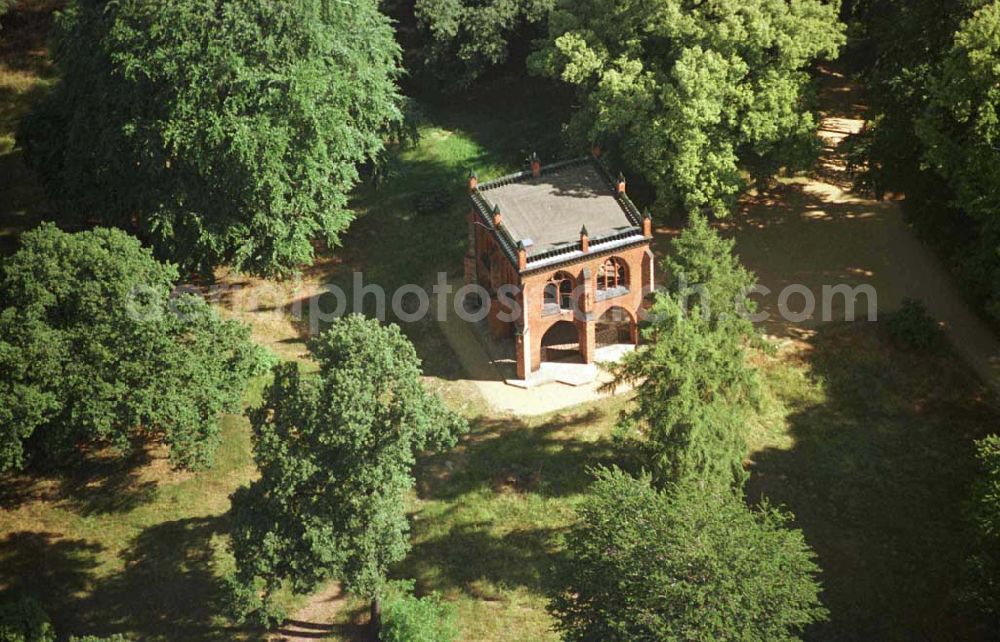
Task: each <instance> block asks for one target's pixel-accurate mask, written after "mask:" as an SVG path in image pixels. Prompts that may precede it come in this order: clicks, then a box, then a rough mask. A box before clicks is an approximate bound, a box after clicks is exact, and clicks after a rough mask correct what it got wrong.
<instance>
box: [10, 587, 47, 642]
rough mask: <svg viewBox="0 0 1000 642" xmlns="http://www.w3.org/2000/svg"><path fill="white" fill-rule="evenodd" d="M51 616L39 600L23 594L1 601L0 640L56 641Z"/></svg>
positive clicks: (17, 641) (14, 641) (21, 641)
mask: <svg viewBox="0 0 1000 642" xmlns="http://www.w3.org/2000/svg"><path fill="white" fill-rule="evenodd" d="M55 639H56V633H55V630H54V629H53V628H52V623H51V622H49V616H48V614H47V613H46V612H45V610H44V609H42V606H41V605H40V604H39V603H38V601H37V600H35V599H33V598H30V597H27V596H21V597H17V598H13V599H11V598H8V599H6V600H5V601H3V602H0V642H55Z"/></svg>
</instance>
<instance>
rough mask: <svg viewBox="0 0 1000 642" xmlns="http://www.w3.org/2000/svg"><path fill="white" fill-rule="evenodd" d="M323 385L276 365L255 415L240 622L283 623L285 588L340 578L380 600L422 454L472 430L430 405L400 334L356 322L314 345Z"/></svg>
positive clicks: (243, 500)
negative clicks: (280, 594) (256, 472)
mask: <svg viewBox="0 0 1000 642" xmlns="http://www.w3.org/2000/svg"><path fill="white" fill-rule="evenodd" d="M310 350H311V352H312V355H313V357H314V358H315V359H316V361H317V362H318V363H319V374H316V375H304V374H302V373H301V372H300V371H299V368H298V366H297V365H296V364H294V363H286V364H282V365H279V366H277V367H276V368H275V370H274V382H273V383H272V384H271V385H270V386H269V387H268V389H267V390H266V392H265V393H264V402H263V404H262V405H260V406H259V407H257V408H255V409H253V410H252V411H251V412H250V420H251V423H252V425H253V430H254V459H255V461H256V462H257V466H258V468H259V469H260V473H261V477H260V479H259V480H258V481H255V482H254V483H252V484H251V485H250V486H249V487H245V488H241V489H240V490H238V491H237V492H236V493H234V494H233V496H232V504H233V528H232V550H233V553H234V555H235V557H236V566H237V571H236V573H235V574H234V575H233V576H232V577H231V578H230V584H231V586H232V588H233V593H234V603H233V610H234V612H235V615H237V616H238V617H240V618H244V617H246V616H248V615H250V614H251V613H253V612H255V611H256V614H257V617H258V618H259V619H261V620H262V621H263V622H265V623H269V622H271V621H273V620H274V619H280V617H281V614H280V613H278V612H276V611H275V610H274V609H273V604H272V599H271V598H272V596H273V594H274V592H275V591H276V590H277V589H278V588H279V587H280V586H281V584H282V582H283V581H286V580H287V581H289V582H290V585H291V588H292V590H293V591H295V592H297V593H305V592H308V591H310V590H312V589H314V588H315V587H316V586H317V585H318V584H319V583H320V582H322V581H323V580H326V579H329V578H331V577H336V578H339V579H340V580H342V581H343V582H344V584H345V587H346V588H347V590H349V591H351V592H353V593H356V594H358V595H360V596H363V597H366V598H370V599H375V598H376V597H377V596H378V595H380V593H381V592H382V590H383V587H384V584H385V574H386V570H387V568H388V567H389V565H390V564H392V563H394V562H398V561H399V560H401V559H402V558H403V556H404V555H405V554H406V551H407V550H408V548H409V545H408V542H407V532H408V529H409V526H408V524H407V521H406V515H405V512H404V502H403V500H404V496H405V494H406V492H407V491H408V490H409V489H410V488H411V487H412V486H413V478H412V476H411V469H412V467H413V464H414V461H415V459H414V458H415V452H416V451H418V450H420V449H423V448H443V447H445V446H448V445H450V444H453V443H454V441H455V437H456V435H457V434H458V433H459V432H461V431H462V430H464V429H465V428H466V426H465V423H464V421H463V420H461V419H460V418H459V417H457V416H455V415H453V414H452V413H450V412H449V411H448V410H446V409H445V407H444V405H443V404H442V403H441V401H440V399H438V398H437V397H436V396H434V395H431V394H429V393H428V392H427V391H426V390H425V389H424V387H423V385H422V383H421V380H420V360H419V359H418V358H417V355H416V352H415V351H414V349H413V346H412V345H411V344H410V342H409V341H408V340H407V339H406V338H405V337H404V336H403V335H402V333H401V332H400V330H399V328H398V327H397V326H395V325H390V326H381V325H380V324H379V323H378V322H377V321H375V320H371V319H365V318H363V317H361V316H359V315H351V316H348V317H344V318H342V319H340V320H338V321H336V322H335V323H334V324H333V325H332V326H331V328H330V329H329V330H328V331H327V332H325V333H324V334H323V335H321V336H319V337H318V338H316V339H314V340H313V341H312V342H310Z"/></svg>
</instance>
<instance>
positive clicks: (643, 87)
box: [531, 0, 844, 215]
mask: <svg viewBox="0 0 1000 642" xmlns="http://www.w3.org/2000/svg"><path fill="white" fill-rule="evenodd" d="M548 24H549V37H548V38H547V39H546V41H545V44H544V46H543V47H542V48H541V49H540V50H539V51H537V52H536V53H535V54H534V55H533V57H532V60H531V65H532V67H533V68H534V69H535V70H536V71H538V72H539V73H542V74H545V75H549V76H552V77H555V78H559V79H562V80H563V81H565V82H567V83H570V84H572V85H575V86H577V87H578V88H579V91H580V96H581V99H582V108H581V109H580V110H579V111H578V112H577V113H576V114H575V115H574V116H573V119H572V122H571V128H570V130H571V132H572V134H573V136H574V137H576V138H578V139H583V142H586V141H588V140H595V139H596V140H605V141H612V142H614V145H612V147H613V148H615V149H619V150H620V154H621V156H622V159H623V160H624V161H626V162H627V163H628V164H630V165H631V168H632V170H633V171H635V172H638V173H640V174H642V175H643V176H645V177H646V178H647V179H648V180H649V182H650V183H652V184H653V185H656V186H657V189H658V197H659V199H660V201H661V202H663V203H664V204H667V205H670V206H673V207H675V208H679V209H682V210H683V211H686V212H690V211H693V210H697V209H702V208H710V209H711V210H712V211H714V212H715V213H716V214H718V215H724V214H726V213H727V212H728V210H729V208H730V206H731V205H732V204H733V202H734V199H735V197H736V195H737V194H738V193H739V191H740V189H741V188H742V187H743V186H744V179H743V177H742V175H741V172H743V171H749V172H750V174H751V175H752V176H754V177H755V178H764V177H767V176H770V175H772V174H773V173H774V172H775V171H776V170H777V169H778V168H779V167H782V166H795V165H797V164H802V163H804V162H805V161H808V160H811V158H812V155H813V151H814V149H815V143H816V137H815V131H814V130H815V121H814V118H813V116H812V114H811V112H810V111H809V108H808V106H809V101H808V99H807V91H806V87H807V83H808V80H809V77H808V73H807V71H806V67H807V66H808V65H809V64H811V63H812V62H813V61H814V60H816V59H818V58H822V57H834V56H836V55H837V52H838V49H839V47H840V45H841V44H842V42H843V40H844V38H843V26H842V25H841V24H840V23H839V22H838V20H837V6H836V3H825V2H822V1H821V0H793V1H791V2H789V1H788V0H711V1H709V2H700V1H699V2H696V1H693V0H656V1H655V2H654V1H651V0H627V1H624V2H623V1H622V0H599V1H597V2H576V1H575V0H560V1H559V2H558V3H557V6H556V9H555V10H554V11H553V12H552V13H551V15H550V17H549V21H548Z"/></svg>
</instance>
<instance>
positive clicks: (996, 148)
mask: <svg viewBox="0 0 1000 642" xmlns="http://www.w3.org/2000/svg"><path fill="white" fill-rule="evenodd" d="M927 84H928V96H927V102H926V106H925V108H924V110H923V113H922V114H920V115H919V116H918V117H917V118H916V119H915V122H914V129H915V131H916V134H917V136H918V137H919V139H920V142H921V143H922V145H923V154H922V156H921V161H922V162H924V163H926V164H927V166H929V167H930V168H932V169H933V170H934V171H935V172H936V173H937V174H938V175H939V176H940V177H941V178H942V179H943V180H944V181H946V182H947V183H948V186H949V188H950V190H949V191H950V192H951V193H952V194H953V201H952V203H951V205H952V206H954V207H957V208H959V209H960V210H961V211H962V212H963V213H964V214H965V215H966V216H968V217H970V218H971V219H972V220H974V221H975V222H976V223H977V225H978V228H979V230H978V231H979V236H980V239H981V241H980V243H981V245H980V250H979V252H978V254H979V255H980V257H981V259H980V260H981V267H980V268H979V270H978V271H979V272H980V274H981V277H980V278H981V279H982V280H984V281H985V282H987V283H988V288H989V296H990V300H989V301H988V302H987V305H986V307H987V309H988V310H989V311H990V313H991V314H992V315H993V316H994V317H997V318H1000V259H998V253H1000V2H992V3H989V4H986V5H985V6H983V7H981V8H979V9H978V10H976V11H975V13H973V14H972V15H971V17H969V18H968V19H966V20H964V21H963V22H962V23H961V25H960V26H959V28H958V30H957V31H956V32H955V34H954V39H953V42H952V43H951V46H950V47H949V48H948V50H947V51H946V52H945V53H944V55H943V57H942V59H941V61H940V62H939V63H938V64H937V65H936V66H935V69H934V71H933V72H932V73H931V74H930V78H929V80H928V83H927Z"/></svg>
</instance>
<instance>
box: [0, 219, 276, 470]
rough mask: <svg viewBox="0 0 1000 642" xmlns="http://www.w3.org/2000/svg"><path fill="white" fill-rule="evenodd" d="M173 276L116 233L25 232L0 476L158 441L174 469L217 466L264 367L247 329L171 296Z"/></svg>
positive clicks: (1, 340)
mask: <svg viewBox="0 0 1000 642" xmlns="http://www.w3.org/2000/svg"><path fill="white" fill-rule="evenodd" d="M176 280H177V271H176V269H175V268H174V267H173V266H170V265H165V264H162V263H159V262H158V261H156V260H155V259H153V257H152V256H151V254H150V252H149V250H146V249H144V248H143V247H142V246H141V245H140V244H139V242H138V241H137V240H136V239H134V238H132V237H130V236H128V235H127V234H125V233H124V232H121V231H118V230H108V229H100V228H99V229H95V230H93V231H90V232H78V233H76V234H70V233H66V232H62V231H60V230H59V229H57V228H56V227H55V226H54V225H51V224H43V225H42V226H40V227H38V228H36V229H34V230H31V231H29V232H26V233H25V234H24V235H23V236H22V238H21V248H20V249H19V250H18V251H17V252H16V253H15V254H14V255H12V256H10V257H8V258H6V259H4V260H3V262H2V263H0V305H2V312H0V470H5V469H11V468H15V469H16V468H20V467H22V466H23V465H24V463H25V461H26V459H27V458H28V457H29V456H32V457H39V458H43V459H45V460H47V461H48V462H49V463H56V462H58V461H59V460H60V459H61V457H62V456H64V455H65V454H66V453H68V452H70V451H71V450H74V449H75V447H76V446H78V445H80V444H92V445H98V446H103V445H110V446H113V447H115V448H117V449H118V450H119V451H120V452H122V453H127V452H129V451H130V450H131V449H132V448H133V447H134V446H135V444H136V443H145V442H148V441H149V440H154V439H155V440H162V441H163V442H165V443H166V444H167V446H169V448H170V456H171V458H172V459H173V460H174V461H175V462H176V463H177V464H178V465H181V466H187V467H194V466H201V465H205V464H207V463H209V462H210V461H211V457H212V453H213V452H214V449H215V446H216V444H217V443H218V439H219V423H218V422H219V414H220V413H221V412H223V411H233V410H236V409H237V408H238V407H239V403H240V399H241V397H242V393H243V389H244V387H245V385H246V383H247V380H248V379H249V378H250V377H251V376H252V375H254V374H256V373H257V372H259V371H263V370H264V369H265V368H266V361H265V357H264V353H262V352H261V350H260V349H259V348H257V347H256V346H254V345H253V344H252V343H251V342H250V341H249V329H248V328H247V327H246V326H244V325H242V324H238V323H236V322H234V321H224V320H222V319H221V318H220V317H219V316H218V314H217V313H216V312H215V311H214V310H212V309H211V308H209V307H208V305H207V304H206V303H205V301H204V300H203V299H201V298H200V297H197V296H193V295H191V294H180V295H178V296H174V297H171V292H172V291H173V290H174V282H175V281H176Z"/></svg>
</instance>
